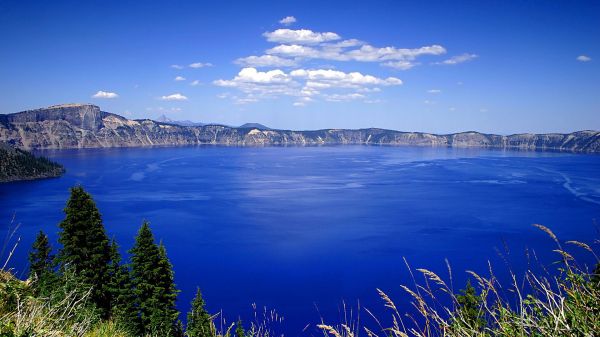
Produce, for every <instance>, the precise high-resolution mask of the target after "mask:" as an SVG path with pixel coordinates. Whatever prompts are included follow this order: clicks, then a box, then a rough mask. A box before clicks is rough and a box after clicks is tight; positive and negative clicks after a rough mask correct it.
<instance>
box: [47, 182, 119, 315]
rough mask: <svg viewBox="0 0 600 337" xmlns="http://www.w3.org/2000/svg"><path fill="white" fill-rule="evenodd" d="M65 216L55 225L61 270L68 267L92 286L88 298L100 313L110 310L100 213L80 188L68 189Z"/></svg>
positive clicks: (106, 253)
mask: <svg viewBox="0 0 600 337" xmlns="http://www.w3.org/2000/svg"><path fill="white" fill-rule="evenodd" d="M64 211H65V214H66V217H65V219H64V220H63V221H62V222H61V223H60V224H59V227H60V229H61V232H60V233H59V235H60V236H59V242H60V243H61V244H62V246H63V247H62V250H61V251H60V253H59V260H60V262H61V267H62V268H63V271H64V270H65V269H66V268H68V269H69V270H71V271H72V272H74V273H75V274H76V275H77V276H78V277H79V278H80V279H81V281H82V282H83V283H84V285H86V286H90V287H92V291H91V294H90V298H91V300H92V302H93V303H94V304H96V306H97V307H98V309H100V311H101V313H102V314H103V316H107V315H108V313H109V312H110V296H109V292H108V291H107V290H106V284H107V283H108V282H109V275H108V264H109V261H110V247H109V243H108V237H107V236H106V233H105V231H104V225H103V224H102V218H101V216H100V212H99V211H98V209H97V208H96V204H95V203H94V200H93V199H92V197H91V196H90V195H89V194H88V193H87V192H85V191H84V189H83V187H81V186H76V187H73V188H71V197H70V198H69V200H68V202H67V206H66V207H65V209H64Z"/></svg>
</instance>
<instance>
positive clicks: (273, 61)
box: [235, 55, 297, 68]
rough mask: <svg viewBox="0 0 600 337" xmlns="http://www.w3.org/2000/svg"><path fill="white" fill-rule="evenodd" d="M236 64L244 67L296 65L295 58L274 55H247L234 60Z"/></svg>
mask: <svg viewBox="0 0 600 337" xmlns="http://www.w3.org/2000/svg"><path fill="white" fill-rule="evenodd" d="M235 63H236V64H239V65H241V66H244V67H254V68H263V67H275V68H276V67H294V66H296V65H297V63H296V61H295V60H293V59H292V60H291V59H285V58H282V57H279V56H275V55H261V56H254V55H253V56H248V57H242V58H239V59H237V60H235Z"/></svg>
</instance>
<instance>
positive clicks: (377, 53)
mask: <svg viewBox="0 0 600 337" xmlns="http://www.w3.org/2000/svg"><path fill="white" fill-rule="evenodd" d="M445 53H446V49H445V48H444V47H442V46H440V45H431V46H425V47H421V48H414V49H408V48H395V47H383V48H376V47H373V46H371V45H364V46H361V47H360V49H354V50H351V51H348V52H347V55H348V56H349V57H350V59H352V60H355V61H363V62H375V61H388V60H414V59H415V58H417V57H418V56H421V55H442V54H445Z"/></svg>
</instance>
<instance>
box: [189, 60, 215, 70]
mask: <svg viewBox="0 0 600 337" xmlns="http://www.w3.org/2000/svg"><path fill="white" fill-rule="evenodd" d="M188 67H190V68H194V69H198V68H205V67H212V63H202V62H196V63H192V64H190V65H189V66H188Z"/></svg>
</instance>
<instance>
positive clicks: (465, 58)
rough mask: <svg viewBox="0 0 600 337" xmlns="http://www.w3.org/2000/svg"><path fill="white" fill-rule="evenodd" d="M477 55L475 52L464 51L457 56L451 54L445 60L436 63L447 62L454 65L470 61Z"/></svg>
mask: <svg viewBox="0 0 600 337" xmlns="http://www.w3.org/2000/svg"><path fill="white" fill-rule="evenodd" d="M477 57H478V56H477V55H475V54H469V53H465V54H462V55H457V56H453V57H451V58H449V59H447V60H444V61H442V62H439V63H438V64H447V65H454V64H459V63H463V62H468V61H471V60H473V59H475V58H477Z"/></svg>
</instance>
